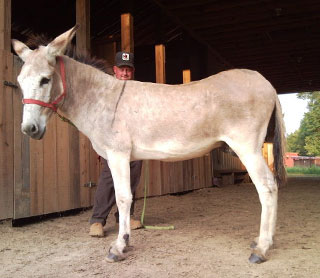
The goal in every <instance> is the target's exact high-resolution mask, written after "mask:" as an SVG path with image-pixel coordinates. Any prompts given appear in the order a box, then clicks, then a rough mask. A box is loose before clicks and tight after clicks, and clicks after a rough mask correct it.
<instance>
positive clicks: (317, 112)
mask: <svg viewBox="0 0 320 278" xmlns="http://www.w3.org/2000/svg"><path fill="white" fill-rule="evenodd" d="M298 98H301V99H306V100H308V110H309V111H308V112H307V113H305V115H304V118H303V119H302V121H301V124H300V128H299V129H298V130H296V131H295V132H294V133H292V134H290V135H289V136H288V138H287V141H288V150H289V151H292V152H298V153H299V155H311V156H320V92H312V93H300V94H299V95H298Z"/></svg>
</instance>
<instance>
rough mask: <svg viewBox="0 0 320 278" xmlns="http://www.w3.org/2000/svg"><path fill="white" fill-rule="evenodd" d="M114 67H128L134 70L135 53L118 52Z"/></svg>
mask: <svg viewBox="0 0 320 278" xmlns="http://www.w3.org/2000/svg"><path fill="white" fill-rule="evenodd" d="M114 65H115V66H117V67H121V66H128V67H131V68H134V55H133V53H130V52H123V51H119V52H117V54H116V58H115V63H114Z"/></svg>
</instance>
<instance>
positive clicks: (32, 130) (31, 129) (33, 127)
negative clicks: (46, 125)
mask: <svg viewBox="0 0 320 278" xmlns="http://www.w3.org/2000/svg"><path fill="white" fill-rule="evenodd" d="M30 131H31V133H33V134H34V133H37V132H38V129H37V127H36V126H35V125H31V127H30Z"/></svg>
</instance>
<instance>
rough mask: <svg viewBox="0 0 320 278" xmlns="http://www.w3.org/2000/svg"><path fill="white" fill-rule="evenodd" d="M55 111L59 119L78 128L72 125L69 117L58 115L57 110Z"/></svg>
mask: <svg viewBox="0 0 320 278" xmlns="http://www.w3.org/2000/svg"><path fill="white" fill-rule="evenodd" d="M55 113H56V114H57V115H58V117H59V118H60V120H61V121H63V122H66V123H68V124H70V125H72V126H73V127H75V128H76V129H78V128H77V127H76V126H75V125H74V123H73V122H71V121H70V120H69V119H67V118H66V117H64V116H62V115H60V114H59V113H58V112H55Z"/></svg>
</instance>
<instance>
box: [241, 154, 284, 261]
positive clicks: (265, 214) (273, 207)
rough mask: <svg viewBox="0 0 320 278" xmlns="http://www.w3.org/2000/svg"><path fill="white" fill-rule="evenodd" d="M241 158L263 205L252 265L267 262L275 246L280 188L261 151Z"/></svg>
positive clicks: (242, 155) (251, 257)
mask: <svg viewBox="0 0 320 278" xmlns="http://www.w3.org/2000/svg"><path fill="white" fill-rule="evenodd" d="M239 157H240V159H241V161H242V163H243V164H244V165H245V166H246V168H247V171H248V173H249V175H250V177H251V179H252V181H253V183H254V185H255V187H256V189H257V191H258V194H259V199H260V203H261V223H260V234H259V237H258V239H257V240H256V241H257V242H256V245H255V246H253V252H252V254H251V256H250V258H249V260H250V262H252V263H261V262H264V261H265V260H266V252H267V251H268V249H269V248H270V246H271V245H272V244H273V236H274V233H275V226H276V220H277V205H278V186H277V184H276V182H275V179H274V176H273V174H272V172H271V171H270V169H269V168H268V166H267V164H266V162H265V160H264V158H263V156H262V153H261V150H258V151H257V152H255V153H242V154H240V155H239Z"/></svg>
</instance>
